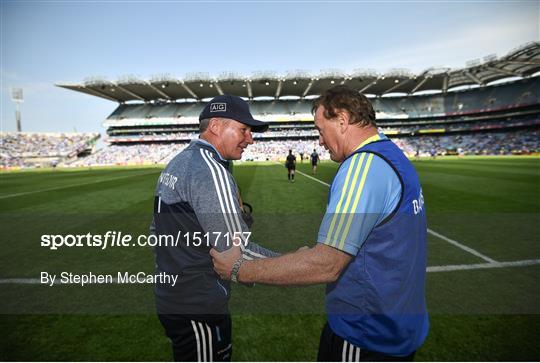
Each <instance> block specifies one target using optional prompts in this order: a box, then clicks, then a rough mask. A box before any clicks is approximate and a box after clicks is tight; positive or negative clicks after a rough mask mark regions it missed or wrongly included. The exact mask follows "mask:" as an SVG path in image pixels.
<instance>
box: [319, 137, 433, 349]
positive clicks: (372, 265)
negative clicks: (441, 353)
mask: <svg viewBox="0 0 540 363" xmlns="http://www.w3.org/2000/svg"><path fill="white" fill-rule="evenodd" d="M423 204H424V200H423V196H422V190H421V187H420V182H419V180H418V176H417V174H416V172H415V171H414V168H413V166H412V164H411V163H410V162H409V160H407V158H406V157H405V156H404V155H403V152H402V151H401V150H400V149H399V148H398V147H397V146H396V145H395V144H394V143H393V142H391V141H390V140H389V139H387V138H386V137H385V136H384V135H382V134H380V135H375V136H374V137H372V138H370V139H368V140H366V141H365V142H364V143H362V145H360V146H359V148H358V149H357V150H356V151H355V152H354V153H352V154H351V155H349V157H348V158H347V159H346V160H345V161H344V162H343V163H342V165H341V166H340V168H339V170H338V172H337V174H336V176H335V178H334V181H333V182H332V186H331V189H330V195H329V203H328V209H327V212H326V214H325V217H324V219H323V222H322V224H321V228H320V230H319V236H318V242H319V243H325V244H327V245H329V246H332V247H334V248H337V249H339V250H342V251H344V252H346V253H348V254H350V255H352V256H354V259H353V260H352V261H351V263H350V264H349V265H348V266H347V267H346V268H345V270H344V271H343V272H342V274H341V276H340V278H339V279H338V280H337V281H336V282H334V283H331V284H329V285H328V286H327V292H326V310H327V313H328V323H329V324H330V327H331V328H332V330H333V331H334V333H336V334H337V335H339V336H341V337H342V338H344V339H345V340H347V341H349V342H350V343H352V344H354V345H356V346H358V347H361V348H364V349H368V350H372V351H377V352H381V353H384V354H388V355H393V356H406V355H409V354H411V353H412V352H413V351H415V350H416V349H418V347H419V346H420V345H421V344H422V343H423V341H424V340H425V338H426V336H427V332H428V328H429V322H428V316H427V310H426V304H425V292H424V287H425V274H426V253H427V246H426V245H427V225H426V215H425V209H424V205H423Z"/></svg>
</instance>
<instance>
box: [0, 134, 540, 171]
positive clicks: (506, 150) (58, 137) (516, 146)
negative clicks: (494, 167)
mask: <svg viewBox="0 0 540 363" xmlns="http://www.w3.org/2000/svg"><path fill="white" fill-rule="evenodd" d="M539 136H540V129H535V130H519V131H512V132H475V133H468V134H453V135H443V136H438V135H437V136H428V135H422V136H419V137H395V138H393V141H394V142H395V143H396V144H397V145H398V146H399V147H400V148H401V149H402V150H403V151H404V152H405V154H407V155H408V156H409V157H415V156H436V155H449V154H463V155H506V154H529V153H540V137H539ZM97 137H98V135H97V134H24V133H11V134H8V133H2V134H1V142H2V143H1V152H0V156H1V159H0V167H3V168H5V167H14V166H20V167H24V166H29V165H30V164H28V163H27V162H26V160H27V159H28V158H31V157H55V156H56V157H59V158H60V157H65V156H68V155H69V154H71V153H77V151H78V150H80V149H81V148H88V145H89V143H91V142H92V141H93V140H95V139H96V138H97ZM186 146H187V142H185V143H132V144H112V145H109V146H106V147H104V148H102V149H100V150H99V151H97V152H96V153H93V154H90V155H88V156H86V157H83V158H79V159H76V160H75V161H72V162H65V163H63V164H62V165H66V166H74V167H76V166H94V165H147V164H158V163H159V164H164V163H167V162H168V161H169V160H170V159H171V158H173V157H174V156H175V155H176V154H177V153H179V152H180V151H181V150H183V149H184V148H185V147H186ZM313 149H315V150H316V151H317V153H318V154H319V157H320V159H321V160H328V159H330V157H329V154H328V151H326V150H325V149H324V148H323V147H321V146H319V145H318V139H309V140H293V139H285V140H261V139H258V140H256V141H255V143H254V144H253V145H250V146H248V147H247V149H246V150H245V151H244V154H243V157H242V160H254V161H278V160H281V159H283V158H285V156H286V155H287V153H288V150H292V151H293V153H294V154H295V155H296V156H297V161H298V162H301V160H300V155H301V154H302V155H303V157H304V159H308V158H309V155H310V154H311V153H312V152H313Z"/></svg>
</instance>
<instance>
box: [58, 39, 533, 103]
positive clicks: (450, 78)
mask: <svg viewBox="0 0 540 363" xmlns="http://www.w3.org/2000/svg"><path fill="white" fill-rule="evenodd" d="M539 71H540V42H531V43H527V44H524V45H522V46H520V47H519V48H517V49H515V50H513V51H511V52H510V53H509V54H507V55H506V56H504V57H501V58H497V57H496V56H495V55H491V56H487V57H484V60H483V61H480V60H476V61H471V62H469V64H468V67H466V68H463V69H455V70H452V69H449V68H442V69H433V68H430V69H427V70H426V71H424V72H422V73H421V74H412V73H410V72H409V71H407V70H404V69H396V70H393V71H391V72H389V73H386V74H377V73H376V72H375V71H372V70H357V71H355V72H353V73H352V74H345V73H342V72H339V71H337V70H329V71H326V72H322V73H321V74H319V75H317V76H313V75H310V74H309V73H307V72H303V71H295V72H289V73H288V74H287V75H285V76H277V75H276V74H274V73H272V72H257V73H254V74H253V75H252V76H251V77H247V76H242V75H239V74H235V73H223V74H221V75H220V76H218V77H216V78H213V77H211V76H209V75H208V74H206V73H194V74H189V75H187V76H186V77H185V78H184V79H176V78H174V77H171V76H169V75H162V76H156V77H154V78H152V79H151V80H149V81H146V80H141V79H138V78H136V77H132V76H131V77H129V76H128V77H124V78H122V79H119V80H118V81H115V82H112V81H107V80H103V79H99V78H93V79H87V80H86V81H85V82H84V83H83V84H65V83H58V84H57V86H59V87H63V88H67V89H71V90H74V91H79V92H83V93H86V94H90V95H93V96H97V97H102V98H105V99H108V100H111V101H116V102H120V103H123V102H126V101H143V102H149V101H156V100H166V101H174V100H179V99H195V100H202V99H205V98H211V97H214V96H217V95H220V94H224V93H229V94H235V95H238V96H241V97H246V98H249V99H253V98H257V97H273V98H275V99H279V98H281V97H286V96H296V97H301V98H303V97H305V96H311V95H319V94H321V93H322V92H323V91H324V90H325V89H327V88H330V87H332V86H335V85H338V84H346V85H348V86H350V87H352V88H354V89H357V90H358V91H360V92H362V93H366V94H373V95H377V96H382V95H385V94H388V93H406V94H409V95H410V94H414V93H417V92H421V91H440V92H446V91H447V90H448V89H451V88H454V87H460V86H471V85H480V86H482V85H485V84H487V83H490V82H493V81H497V80H500V79H503V78H508V77H528V76H531V75H533V74H535V73H536V72H539Z"/></svg>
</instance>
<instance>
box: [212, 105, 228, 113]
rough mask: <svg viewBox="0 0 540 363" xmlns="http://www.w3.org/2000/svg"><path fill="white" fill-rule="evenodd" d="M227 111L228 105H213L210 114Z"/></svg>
mask: <svg viewBox="0 0 540 363" xmlns="http://www.w3.org/2000/svg"><path fill="white" fill-rule="evenodd" d="M225 111H227V104H226V103H211V104H210V112H225Z"/></svg>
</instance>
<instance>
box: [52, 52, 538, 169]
mask: <svg viewBox="0 0 540 363" xmlns="http://www.w3.org/2000/svg"><path fill="white" fill-rule="evenodd" d="M486 59H487V60H485V61H484V63H482V62H480V63H477V64H475V65H474V66H472V67H468V68H463V69H456V70H451V69H428V70H426V71H424V72H422V73H421V74H417V75H414V74H411V73H410V72H406V71H404V70H396V71H391V72H389V73H387V74H384V75H380V74H376V73H375V72H372V71H356V72H354V73H353V74H350V75H348V74H341V73H339V72H334V71H332V72H326V73H323V74H320V75H319V76H310V75H308V74H307V73H301V72H297V73H289V74H288V75H287V76H286V77H278V76H276V75H273V74H272V73H269V72H265V73H257V74H254V75H253V77H251V78H250V77H245V76H239V75H234V74H224V75H222V76H221V77H220V78H212V77H209V76H208V75H204V76H203V75H200V76H197V75H192V76H190V77H189V78H187V79H184V80H178V79H174V78H170V77H168V76H164V77H156V78H154V79H152V80H151V81H142V80H141V81H139V80H137V79H130V80H129V82H128V81H119V82H110V81H106V80H99V79H91V80H87V81H86V82H84V83H83V84H78V85H73V84H59V85H58V86H60V87H64V88H67V89H71V90H75V91H79V92H83V93H86V94H90V95H93V96H98V97H102V98H106V99H108V100H114V101H117V102H118V103H119V105H118V107H117V108H116V110H114V112H113V113H112V114H111V115H110V116H109V117H108V118H107V119H106V120H105V121H104V123H103V125H104V127H106V129H107V131H106V133H107V136H106V137H105V138H104V139H105V140H104V141H105V142H107V143H108V144H109V146H108V147H106V148H104V149H102V150H100V151H99V152H97V153H95V154H93V155H90V156H87V157H86V158H84V159H81V160H77V161H74V162H72V163H71V164H70V165H95V164H107V165H111V164H147V163H150V164H153V163H162V162H165V161H166V160H167V159H168V158H170V157H171V155H174V153H175V152H178V150H180V149H181V148H182V147H184V146H185V145H186V144H187V143H188V142H189V141H190V140H191V139H193V138H196V137H197V136H198V125H197V124H198V115H199V113H200V112H201V110H202V109H203V107H204V105H205V102H207V101H208V100H209V99H210V98H211V97H214V96H216V95H218V94H223V93H233V94H236V95H240V96H242V97H245V98H246V99H247V100H248V102H249V103H250V107H251V110H252V113H253V114H254V116H255V117H256V118H258V119H261V120H264V121H267V122H270V129H269V131H268V132H266V133H264V134H254V139H255V140H256V143H255V144H254V145H252V146H250V147H249V148H248V149H247V150H246V152H245V153H244V156H243V159H245V160H277V159H280V158H283V157H284V156H285V154H286V153H287V150H288V149H289V148H291V149H293V150H294V151H295V153H297V154H298V153H300V152H301V151H303V152H306V150H307V151H309V152H311V150H313V148H318V149H319V151H320V154H321V158H322V159H325V158H328V154H327V153H326V152H325V151H324V150H321V149H320V148H319V147H318V142H317V141H318V133H317V131H316V130H315V128H314V125H313V116H312V114H311V104H312V103H311V100H310V99H311V98H313V97H316V96H317V95H318V94H320V93H321V92H322V91H323V90H325V89H327V88H329V87H332V86H334V85H337V84H346V85H348V86H350V87H352V88H354V89H357V90H358V91H359V92H362V93H365V94H367V95H368V97H370V99H371V101H372V102H373V105H374V108H375V110H376V113H377V124H378V125H379V127H380V130H381V131H383V132H384V133H386V134H387V135H388V136H389V137H391V138H394V139H395V140H396V141H397V142H398V143H399V144H400V146H401V147H402V148H403V149H404V151H405V152H406V153H407V154H408V155H409V156H415V155H432V154H435V155H447V154H455V153H459V154H475V155H477V154H479V155H484V154H515V153H538V152H539V151H540V150H539V149H540V148H539V143H540V142H539V141H538V138H537V137H536V136H537V135H538V131H539V128H540V43H538V42H533V43H528V44H525V45H523V46H521V47H518V48H517V49H515V50H514V51H512V52H510V53H509V54H507V55H506V56H504V57H501V58H498V59H497V58H493V57H489V58H486ZM141 100H144V101H143V102H144V103H141ZM458 151H459V152H458Z"/></svg>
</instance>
